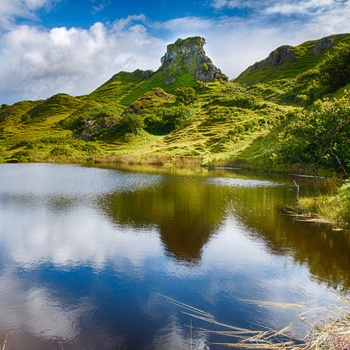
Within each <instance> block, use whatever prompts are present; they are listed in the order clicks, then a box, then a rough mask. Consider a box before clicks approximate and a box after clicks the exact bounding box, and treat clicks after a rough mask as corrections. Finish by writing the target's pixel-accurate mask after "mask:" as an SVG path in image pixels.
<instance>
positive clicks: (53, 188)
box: [0, 164, 161, 198]
mask: <svg viewBox="0 0 350 350" xmlns="http://www.w3.org/2000/svg"><path fill="white" fill-rule="evenodd" d="M23 169H25V171H23ZM160 178H161V176H160V175H148V174H133V173H125V172H120V171H115V170H107V169H100V168H85V167H81V166H76V165H56V164H26V165H25V167H23V165H22V164H6V165H1V173H0V181H1V188H0V196H1V195H6V194H9V193H10V194H11V195H21V196H32V197H35V196H37V197H46V198H47V197H50V196H57V195H60V196H63V195H66V196H68V197H77V196H79V197H81V196H84V197H85V196H88V195H90V196H91V195H101V194H104V193H109V192H115V191H124V190H135V189H138V188H144V187H148V186H151V185H154V184H156V183H157V182H158V181H159V179H160Z"/></svg>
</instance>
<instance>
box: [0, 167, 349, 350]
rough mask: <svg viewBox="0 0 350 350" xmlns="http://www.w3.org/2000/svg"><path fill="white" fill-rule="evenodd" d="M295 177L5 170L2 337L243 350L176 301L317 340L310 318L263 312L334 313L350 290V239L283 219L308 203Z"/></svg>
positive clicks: (20, 342) (49, 344) (60, 344)
mask: <svg viewBox="0 0 350 350" xmlns="http://www.w3.org/2000/svg"><path fill="white" fill-rule="evenodd" d="M295 179H296V178H294V177H292V176H290V177H285V178H266V177H265V178H262V177H258V176H253V175H250V176H247V175H243V174H242V173H237V172H236V173H234V172H232V171H231V172H230V171H224V170H221V171H215V172H214V171H213V172H209V171H205V170H202V171H197V173H196V174H192V173H190V172H187V173H186V172H185V171H180V170H178V171H173V172H172V173H171V172H168V173H165V172H160V171H158V172H155V171H153V172H150V171H148V172H131V171H125V170H116V169H103V168H89V167H80V166H72V165H52V164H4V165H0V247H1V254H0V341H1V339H3V337H4V336H5V334H6V333H7V332H8V336H9V337H8V348H9V349H16V350H19V349H26V350H31V349H36V350H38V349H62V348H63V349H65V350H69V349H142V350H143V349H181V350H183V349H190V347H191V346H192V349H222V347H220V346H217V345H213V344H212V343H213V342H223V341H224V342H227V341H230V340H231V339H227V338H225V337H222V336H219V335H215V334H211V333H205V332H203V331H200V330H199V328H207V329H211V330H217V329H216V328H217V326H213V325H211V324H208V323H205V322H202V321H200V320H198V319H195V318H193V317H191V316H189V315H186V314H184V313H183V312H182V311H183V310H182V309H181V308H179V307H178V306H176V305H173V304H172V303H170V302H169V301H168V300H167V299H166V298H164V297H163V296H162V295H165V296H168V297H170V298H174V299H176V300H178V301H180V302H183V303H186V304H188V305H191V306H193V307H196V308H199V309H202V310H205V311H207V312H209V313H211V314H212V315H214V316H215V317H216V319H217V320H219V321H220V322H224V323H228V324H231V325H233V326H239V327H245V328H249V327H252V325H253V327H259V325H264V326H267V327H273V328H283V327H285V326H286V325H288V324H290V323H294V325H295V327H294V328H295V332H296V334H298V335H303V334H304V333H305V327H304V325H303V324H302V323H301V322H300V321H299V317H298V311H300V310H295V309H287V308H276V307H270V306H267V305H261V304H256V303H252V302H249V301H252V300H259V301H273V302H279V303H299V302H303V301H305V300H314V305H315V306H318V305H320V306H323V305H326V304H327V303H331V302H333V301H334V300H335V299H336V297H337V296H336V293H334V291H335V290H345V291H346V290H348V288H349V286H350V238H349V234H346V233H341V232H332V231H331V230H330V229H329V228H327V227H324V226H320V225H315V224H309V223H300V222H297V221H295V220H293V219H292V218H290V217H288V216H287V215H285V214H284V212H283V211H282V210H281V208H282V206H283V205H285V204H295V196H296V193H295V188H294V185H293V181H294V180H295ZM297 181H298V183H299V184H300V188H301V194H303V192H304V193H306V192H307V191H312V183H310V182H312V181H310V180H307V179H302V178H298V179H297ZM190 322H192V325H193V329H192V330H191V329H190V328H189V325H190ZM190 333H192V339H191V340H190ZM231 341H232V340H231ZM190 343H191V344H190Z"/></svg>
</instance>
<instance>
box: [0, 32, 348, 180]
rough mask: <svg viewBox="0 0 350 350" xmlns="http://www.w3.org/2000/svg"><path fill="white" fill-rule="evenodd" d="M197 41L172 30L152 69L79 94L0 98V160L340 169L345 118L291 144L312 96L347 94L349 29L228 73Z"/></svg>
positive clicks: (343, 167) (124, 74)
mask: <svg viewBox="0 0 350 350" xmlns="http://www.w3.org/2000/svg"><path fill="white" fill-rule="evenodd" d="M204 45H205V39H204V38H201V37H192V38H187V39H178V40H177V41H176V42H175V43H173V44H169V45H168V46H167V50H166V53H165V54H164V56H163V57H162V58H161V65H160V67H159V69H158V70H157V71H155V72H153V71H141V70H136V71H134V72H119V73H117V74H115V75H114V76H113V77H112V78H111V79H110V80H109V81H107V82H106V83H105V84H103V85H102V86H100V87H98V88H97V89H96V90H95V91H93V92H92V93H90V94H88V95H85V96H79V97H72V96H69V95H66V94H57V95H55V96H52V97H51V98H49V99H47V100H46V101H23V102H19V103H16V104H14V105H12V106H7V105H2V106H1V108H0V150H1V156H0V161H2V162H18V161H19V162H23V161H54V162H67V161H69V162H86V161H92V162H99V161H108V162H111V161H112V162H113V161H122V162H141V163H142V162H148V163H161V164H168V163H171V164H174V163H176V162H189V163H191V162H194V163H196V164H203V165H211V164H221V165H223V164H231V165H232V164H236V165H237V164H240V165H244V166H253V167H259V168H269V169H272V168H275V169H280V170H281V169H283V170H286V169H288V168H289V169H290V168H295V169H299V171H305V172H320V171H326V172H327V171H328V172H334V171H335V172H339V173H343V174H344V175H345V176H346V174H347V173H348V172H349V171H350V164H349V160H348V157H347V156H346V150H348V143H347V142H345V141H344V139H345V136H344V135H347V130H348V129H347V128H348V126H347V125H348V120H345V121H344V124H345V126H342V129H341V130H338V131H335V134H336V135H337V136H336V137H337V138H336V137H335V136H334V138H333V139H332V140H324V144H323V148H322V149H320V150H319V151H318V154H317V156H315V155H312V154H311V153H312V147H315V144H316V143H317V142H316V141H315V142H316V143H315V144H312V145H309V149H306V146H305V147H304V148H303V147H301V146H300V145H299V146H298V147H299V148H298V147H297V144H298V142H299V139H300V137H302V136H300V135H302V134H303V135H304V134H305V132H306V131H305V130H306V128H305V125H303V123H302V120H306V119H308V118H309V115H310V113H309V112H308V111H309V110H310V108H311V109H315V108H316V107H315V106H317V101H321V99H322V98H323V97H325V96H328V97H337V98H338V99H342V103H343V104H344V103H345V105H347V103H348V102H347V101H348V100H347V99H348V95H345V97H342V96H343V95H344V91H345V89H346V87H347V85H348V84H349V83H350V72H349V62H348V60H349V57H350V54H349V52H350V49H349V45H350V35H349V34H341V35H332V36H329V37H326V38H322V39H320V40H317V41H309V42H306V43H303V44H301V45H299V46H296V47H292V46H282V47H280V48H277V49H276V50H274V51H273V52H271V54H270V55H269V57H267V58H266V59H265V60H263V61H261V62H257V63H255V64H254V65H252V66H251V67H248V68H247V70H245V71H244V72H243V73H242V74H241V75H239V77H237V78H236V79H234V80H232V81H230V82H229V81H228V79H227V77H226V76H225V75H224V74H223V73H222V72H221V71H220V69H218V68H217V67H216V66H215V65H214V63H213V62H212V61H211V59H210V58H209V57H207V56H206V54H205V50H204ZM344 101H345V102H344ZM320 103H321V102H320ZM317 108H318V107H317ZM317 108H316V109H317ZM319 108H321V107H319ZM322 108H324V106H323V107H322ZM344 113H345V114H346V112H344ZM311 115H312V114H311ZM316 119H317V118H316ZM345 119H346V118H345ZM296 125H297V126H298V127H295V126H296ZM310 125H312V123H311V122H310V123H309V125H308V126H309V127H310ZM319 127H321V126H320V125H314V126H313V128H314V129H312V128H311V129H310V130H309V134H310V135H311V134H312V132H315V133H316V134H317V132H316V131H317V128H319ZM328 127H329V126H328ZM334 129H335V128H334ZM301 131H303V132H301ZM309 134H305V135H306V136H307V137H308V138H309V139H310V140H311V139H312V138H311V137H310V136H309ZM305 135H304V136H303V137H306V136H305ZM339 135H340V136H339ZM320 139H321V138H319V141H320ZM292 141H293V142H294V143H293V142H292ZM310 142H311V141H310ZM332 142H333V144H332ZM306 144H307V143H305V142H304V143H303V142H302V145H306ZM339 147H341V151H339ZM298 152H299V153H300V152H304V153H305V157H298V156H297V154H298Z"/></svg>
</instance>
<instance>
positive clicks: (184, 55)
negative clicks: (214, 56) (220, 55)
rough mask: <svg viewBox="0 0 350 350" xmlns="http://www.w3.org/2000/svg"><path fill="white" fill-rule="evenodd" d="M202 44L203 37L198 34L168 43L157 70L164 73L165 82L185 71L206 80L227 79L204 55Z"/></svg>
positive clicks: (169, 82)
mask: <svg viewBox="0 0 350 350" xmlns="http://www.w3.org/2000/svg"><path fill="white" fill-rule="evenodd" d="M204 45H205V39H204V38H201V37H198V36H196V37H191V38H187V39H178V40H177V41H176V42H175V43H174V44H170V45H168V46H167V52H166V53H165V55H164V56H163V57H162V58H161V63H162V65H161V67H160V68H159V70H158V71H160V72H163V73H164V76H165V83H166V84H172V83H174V82H175V81H176V79H177V78H178V77H179V76H181V75H182V74H185V73H188V74H190V75H192V76H193V77H195V78H196V79H197V80H201V81H206V82H208V81H212V80H214V79H220V80H223V81H228V78H227V76H226V75H225V74H223V73H222V72H221V70H220V69H218V68H217V67H215V66H214V64H213V62H212V61H211V59H210V58H209V57H207V56H206V54H205V51H204V48H203V47H204Z"/></svg>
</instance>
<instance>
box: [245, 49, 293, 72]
mask: <svg viewBox="0 0 350 350" xmlns="http://www.w3.org/2000/svg"><path fill="white" fill-rule="evenodd" d="M292 60H295V53H294V51H293V50H292V46H288V45H284V46H281V47H279V48H277V49H276V50H274V51H272V52H271V53H270V55H269V57H267V58H265V59H264V60H262V61H260V62H256V63H254V64H253V65H252V66H250V67H249V68H248V69H249V73H254V72H255V71H257V70H259V69H261V68H265V67H270V66H275V67H277V66H279V65H281V64H282V63H284V62H287V61H292Z"/></svg>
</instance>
